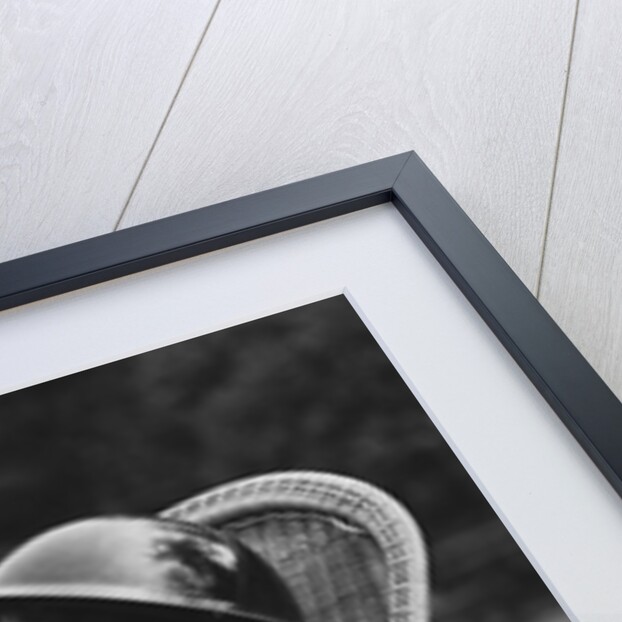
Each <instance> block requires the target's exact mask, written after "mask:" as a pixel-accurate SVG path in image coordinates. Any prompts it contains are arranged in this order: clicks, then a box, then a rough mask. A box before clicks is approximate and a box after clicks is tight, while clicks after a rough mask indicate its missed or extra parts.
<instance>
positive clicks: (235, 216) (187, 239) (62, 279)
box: [0, 151, 622, 496]
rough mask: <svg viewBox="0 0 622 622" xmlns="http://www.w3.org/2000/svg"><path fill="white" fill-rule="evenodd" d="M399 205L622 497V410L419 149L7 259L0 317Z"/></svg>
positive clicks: (0, 279)
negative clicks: (110, 282) (198, 258)
mask: <svg viewBox="0 0 622 622" xmlns="http://www.w3.org/2000/svg"><path fill="white" fill-rule="evenodd" d="M388 202H392V203H393V205H394V206H395V207H396V209H397V210H398V211H399V213H400V214H401V215H402V216H403V218H404V220H405V221H406V222H407V223H408V224H409V225H410V227H411V228H412V229H413V231H414V232H415V233H416V234H417V235H418V236H419V238H420V239H421V240H422V241H423V243H424V244H425V246H426V247H427V248H428V250H429V251H430V253H431V254H432V255H433V256H434V257H435V259H436V260H437V261H438V262H439V263H440V265H441V266H442V267H443V269H444V270H445V271H446V272H447V274H448V275H449V276H450V278H451V279H452V280H453V281H454V283H455V284H456V285H457V286H458V288H459V289H460V291H461V292H462V293H463V294H464V296H465V297H466V298H467V300H468V301H469V302H470V303H471V305H472V306H473V307H474V308H475V310H476V311H477V312H478V313H479V315H480V316H481V317H482V319H483V320H484V322H485V323H486V324H487V325H488V327H489V328H490V330H492V332H493V333H494V334H495V335H496V337H497V338H498V339H499V341H500V342H501V343H502V344H503V346H504V347H505V348H506V350H507V351H508V352H509V353H510V355H511V356H512V357H513V359H514V360H515V361H516V362H517V364H518V365H519V367H520V368H521V369H522V370H523V372H524V373H525V374H526V376H527V377H528V378H529V379H530V381H531V382H532V383H533V385H534V386H535V387H536V388H537V389H538V391H539V392H540V393H541V395H542V396H543V397H544V399H545V400H546V401H547V403H548V404H549V405H550V406H551V408H552V409H553V410H554V412H555V413H556V414H557V415H558V416H559V418H560V419H561V420H562V422H563V423H564V424H565V425H566V427H567V428H568V429H569V430H570V432H571V433H572V434H573V436H574V437H575V438H576V440H577V441H578V442H579V444H580V445H581V447H583V449H584V450H585V451H586V453H587V454H588V455H589V456H590V458H591V459H592V460H593V462H594V463H595V464H596V466H597V467H598V468H599V469H600V471H601V472H602V473H603V475H604V476H605V477H606V478H607V480H608V481H609V482H610V484H611V485H612V486H613V488H614V489H615V490H616V492H617V493H618V495H620V496H622V452H621V451H620V450H619V448H620V447H622V403H621V402H620V401H619V400H618V399H617V398H616V396H615V395H614V394H613V392H612V391H611V390H610V389H609V387H608V386H607V385H606V384H605V383H604V381H603V380H602V379H601V378H600V376H599V375H598V374H597V373H596V371H595V370H594V369H593V368H592V367H591V366H590V364H589V363H588V362H587V361H586V359H585V358H584V357H583V356H582V355H581V353H580V352H579V351H578V350H577V348H576V347H575V346H574V345H573V344H572V342H571V341H570V340H569V339H568V337H567V336H566V335H565V334H564V333H563V331H562V330H561V329H560V328H559V326H557V324H556V323H555V322H554V321H553V319H552V318H551V317H550V316H549V315H548V313H547V312H546V311H545V310H544V308H543V307H542V306H541V305H540V303H539V302H538V300H537V299H536V298H535V297H534V296H533V295H532V293H531V292H530V291H529V289H528V288H527V287H525V285H524V284H523V283H522V281H521V280H520V279H519V278H518V276H516V274H515V273H514V272H513V271H512V269H511V268H510V267H509V266H508V264H507V263H506V262H505V261H504V260H503V258H502V257H501V256H500V255H499V254H498V253H497V251H496V250H495V249H494V248H493V246H492V245H491V244H490V242H488V240H487V239H486V238H485V236H484V235H483V234H482V233H481V232H480V231H479V229H478V228H477V227H476V226H475V224H474V223H473V222H472V221H471V220H470V218H469V217H468V216H467V215H466V213H465V212H464V211H463V210H462V209H461V208H460V206H459V205H458V204H457V203H456V201H455V200H454V199H453V198H452V197H451V195H450V194H449V193H448V192H447V190H446V189H445V188H444V187H443V186H442V184H441V183H440V182H439V181H438V179H437V178H436V177H435V176H434V175H433V173H432V172H431V171H430V170H429V169H428V168H427V167H426V166H425V164H424V163H423V162H422V160H421V159H420V158H419V157H418V156H417V154H416V153H415V152H413V151H410V152H407V153H402V154H399V155H395V156H391V157H388V158H383V159H381V160H376V161H373V162H369V163H366V164H361V165H358V166H354V167H351V168H347V169H344V170H340V171H337V172H333V173H328V174H325V175H321V176H319V177H313V178H310V179H306V180H304V181H299V182H296V183H292V184H288V185H285V186H280V187H278V188H274V189H271V190H266V191H263V192H259V193H256V194H251V195H247V196H244V197H240V198H237V199H233V200H230V201H225V202H223V203H217V204H214V205H211V206H208V207H203V208H200V209H197V210H193V211H190V212H185V213H182V214H178V215H175V216H171V217H168V218H163V219H160V220H156V221H152V222H149V223H145V224H142V225H138V226H135V227H130V228H128V229H123V230H121V231H116V232H113V233H108V234H105V235H101V236H98V237H95V238H91V239H87V240H82V241H80V242H76V243H73V244H68V245H66V246H61V247H59V248H54V249H51V250H47V251H43V252H40V253H36V254H33V255H29V256H26V257H21V258H18V259H14V260H12V261H8V262H4V263H2V264H0V311H2V310H6V309H10V308H14V307H17V306H20V305H23V304H27V303H31V302H35V301H37V300H42V299H44V298H48V297H50V296H55V295H59V294H63V293H66V292H70V291H74V290H77V289H80V288H83V287H87V286H89V285H94V284H97V283H102V282H104V281H108V280H111V279H115V278H118V277H122V276H127V275H129V274H133V273H136V272H140V271H142V270H147V269H149V268H155V267H158V266H162V265H165V264H168V263H172V262H175V261H179V260H182V259H187V258H189V257H194V256H196V255H200V254H203V253H208V252H211V251H214V250H218V249H222V248H226V247H229V246H233V245H235V244H240V243H242V242H248V241H250V240H255V239H258V238H261V237H264V236H267V235H271V234H274V233H279V232H282V231H287V230H289V229H294V228H296V227H299V226H302V225H307V224H311V223H314V222H319V221H321V220H326V219H329V218H333V217H335V216H341V215H343V214H348V213H351V212H355V211H357V210H360V209H364V208H367V207H372V206H374V205H379V204H382V203H388Z"/></svg>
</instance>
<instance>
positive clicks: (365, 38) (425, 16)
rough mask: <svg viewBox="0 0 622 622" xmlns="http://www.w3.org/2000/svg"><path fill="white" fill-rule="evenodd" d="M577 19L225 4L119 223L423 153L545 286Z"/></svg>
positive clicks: (362, 6) (467, 7) (515, 9)
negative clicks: (542, 275) (547, 230)
mask: <svg viewBox="0 0 622 622" xmlns="http://www.w3.org/2000/svg"><path fill="white" fill-rule="evenodd" d="M573 12H574V1H573V0H554V1H552V2H546V3H543V2H539V1H538V0H535V1H528V2H521V3H518V2H505V1H503V2H499V1H498V0H488V1H485V2H481V1H477V2H476V1H473V2H454V1H449V0H444V1H441V2H439V1H438V0H429V1H424V2H412V1H411V0H396V1H392V2H386V1H384V0H365V1H364V2H361V0H347V1H342V2H338V3H335V2H328V1H319V2H306V1H303V0H298V1H291V2H287V3H283V2H280V1H279V0H273V1H268V0H265V1H262V2H254V3H249V2H245V1H244V0H223V2H222V3H221V5H220V7H219V9H218V11H217V13H216V15H215V17H214V20H213V23H212V25H211V26H210V29H209V32H208V34H207V37H206V39H205V41H204V43H203V45H202V47H201V49H200V51H199V54H198V55H197V57H196V59H195V62H194V64H193V66H192V68H191V70H190V72H189V74H188V78H187V80H186V82H185V83H184V86H183V89H182V91H181V92H180V95H179V98H178V100H177V102H176V105H175V107H174V108H173V111H172V113H171V116H170V118H169V120H168V122H167V124H166V127H165V128H164V130H163V132H162V134H161V136H160V140H159V141H158V143H157V145H156V148H155V150H154V152H153V154H152V157H151V159H150V161H149V163H148V165H147V167H146V169H145V171H144V174H143V176H142V178H141V180H140V182H139V184H138V186H137V189H136V192H135V194H134V196H133V197H132V199H131V201H130V203H129V206H128V209H127V211H126V213H125V215H124V218H123V219H122V222H121V225H122V226H123V227H128V226H130V225H134V224H137V223H141V222H145V221H149V220H153V219H155V218H160V217H162V216H166V215H170V214H173V213H177V212H180V211H184V210H189V209H192V208H196V207H200V206H203V205H206V204H210V203H214V202H217V201H221V200H224V199H229V198H233V197H235V196H240V195H244V194H247V193H250V192H255V191H258V190H262V189H266V188H270V187H273V186H276V185H280V184H283V183H287V182H290V181H295V180H298V179H301V178H305V177H308V176H312V175H318V174H321V173H324V172H327V171H330V170H335V169H338V168H343V167H346V166H351V165H354V164H358V163H361V162H365V161H368V160H372V159H375V158H380V157H383V156H387V155H391V154H394V153H399V152H401V151H405V150H410V149H415V150H416V151H417V152H418V153H419V155H420V156H421V157H422V158H423V159H424V160H425V161H426V163H427V164H428V165H429V166H430V168H431V169H432V170H433V171H434V173H435V174H436V175H437V176H438V177H439V179H440V180H441V181H442V182H443V183H444V184H445V185H446V187H447V188H448V190H449V191H450V192H451V193H452V194H453V196H454V197H455V198H456V199H457V201H458V202H459V203H460V205H461V206H462V207H463V208H464V209H465V210H466V211H467V212H468V213H469V215H471V217H472V218H473V219H474V220H475V222H476V223H477V224H478V225H479V226H480V227H481V229H482V230H483V231H484V233H485V234H486V235H487V236H488V237H489V239H490V240H491V241H492V242H493V244H495V246H496V247H497V248H498V249H499V250H500V252H501V253H502V255H504V257H505V258H506V259H507V260H508V261H509V263H510V264H511V265H512V267H513V268H514V269H515V270H516V271H517V272H518V274H519V276H520V277H521V278H522V279H523V280H524V282H525V283H526V284H527V285H528V286H529V287H532V288H533V286H534V284H535V282H536V279H537V274H538V270H539V261H540V252H541V244H542V238H543V229H544V222H545V214H546V208H547V201H548V195H549V190H550V183H551V175H552V167H553V161H554V156H555V147H556V138H557V130H558V123H559V115H560V109H561V102H562V94H563V87H564V75H565V69H566V64H567V59H568V52H569V46H570V39H571V31H572V23H573Z"/></svg>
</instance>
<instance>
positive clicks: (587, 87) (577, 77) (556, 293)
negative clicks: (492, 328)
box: [540, 0, 622, 399]
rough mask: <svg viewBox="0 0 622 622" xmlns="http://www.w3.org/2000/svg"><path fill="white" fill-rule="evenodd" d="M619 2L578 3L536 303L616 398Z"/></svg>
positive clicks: (620, 315) (620, 385) (621, 218)
mask: <svg viewBox="0 0 622 622" xmlns="http://www.w3.org/2000/svg"><path fill="white" fill-rule="evenodd" d="M621 33H622V5H621V4H620V3H619V2H616V1H615V0H602V1H601V2H581V4H580V7H579V14H578V20H577V32H576V36H575V45H574V51H573V58H572V64H571V70H570V80H569V84H568V96H567V103H566V113H565V122H564V127H563V132H562V137H561V144H560V155H559V161H558V167H557V175H556V182H555V190H554V194H553V202H552V205H551V220H550V225H549V235H548V239H547V244H546V251H545V256H544V266H543V273H542V286H541V296H540V298H541V301H542V303H543V305H544V306H545V307H546V309H547V310H548V311H549V312H550V313H551V315H552V316H553V317H554V318H555V320H556V321H557V323H558V324H559V325H560V326H561V328H562V329H563V330H564V331H565V332H566V333H567V334H568V336H569V337H570V338H571V339H572V340H573V341H574V343H575V345H576V346H577V347H578V348H579V349H580V350H581V351H582V353H583V354H584V355H585V357H586V358H587V359H588V360H589V361H590V363H591V364H592V365H593V366H594V367H595V369H596V370H597V371H598V372H599V374H600V375H601V376H602V378H603V379H604V380H605V382H607V383H608V384H609V386H610V387H611V388H612V390H613V391H614V393H616V395H617V396H618V397H620V398H621V399H622V125H621V124H620V110H621V109H622V47H621V46H620V36H621Z"/></svg>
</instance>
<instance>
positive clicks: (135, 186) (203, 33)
mask: <svg viewBox="0 0 622 622" xmlns="http://www.w3.org/2000/svg"><path fill="white" fill-rule="evenodd" d="M220 3H221V0H216V4H215V5H214V9H213V10H212V13H211V15H210V16H209V18H208V19H207V23H206V24H205V28H204V29H203V32H202V33H201V36H200V37H199V41H198V43H197V45H196V46H195V48H194V51H193V52H192V55H191V56H190V61H189V62H188V65H187V66H186V69H185V70H184V73H183V75H182V77H181V81H180V82H179V85H178V86H177V89H176V90H175V94H174V95H173V99H172V100H171V103H170V104H169V106H168V108H167V110H166V113H165V114H164V118H163V119H162V122H161V123H160V127H159V128H158V131H157V132H156V135H155V138H154V139H153V142H152V143H151V147H150V148H149V151H147V156H146V157H145V161H144V162H143V164H142V166H141V167H140V171H138V175H137V177H136V180H135V181H134V184H133V185H132V189H131V190H130V193H129V195H128V197H127V200H126V201H125V204H124V205H123V208H122V209H121V213H120V214H119V217H118V218H117V221H116V223H115V225H114V228H113V231H117V230H118V229H119V227H120V226H121V222H122V220H123V218H124V216H125V213H126V212H127V208H128V207H129V204H130V201H131V200H132V197H133V196H134V193H135V192H136V188H137V187H138V184H139V182H140V180H141V179H142V176H143V173H144V172H145V169H146V168H147V164H148V163H149V160H150V159H151V156H152V154H153V151H154V149H155V146H156V145H157V143H158V140H159V139H160V135H161V134H162V130H163V129H164V126H165V125H166V123H167V121H168V119H169V117H170V115H171V111H172V110H173V107H174V106H175V102H176V101H177V98H178V97H179V93H180V92H181V89H182V87H183V85H184V83H185V82H186V78H187V77H188V74H189V73H190V69H191V68H192V65H193V64H194V60H195V59H196V57H197V54H198V53H199V50H200V49H201V46H202V45H203V41H204V40H205V36H206V35H207V31H208V30H209V27H210V26H211V24H212V22H213V21H214V16H215V15H216V12H217V11H218V7H219V6H220Z"/></svg>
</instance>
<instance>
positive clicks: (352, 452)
mask: <svg viewBox="0 0 622 622" xmlns="http://www.w3.org/2000/svg"><path fill="white" fill-rule="evenodd" d="M0 410H1V411H2V413H3V421H2V425H3V435H2V440H1V441H0V443H1V449H0V473H2V478H1V480H0V481H1V482H2V486H1V487H0V506H1V507H2V508H3V512H2V517H1V522H0V531H1V533H2V553H3V555H4V556H6V557H5V559H4V561H3V562H1V563H0V601H2V599H3V598H6V597H7V596H10V595H11V594H12V592H11V590H14V596H15V597H16V603H17V602H18V600H19V597H23V595H24V594H26V593H27V594H28V595H29V596H31V597H32V598H33V600H34V601H35V602H36V600H37V599H42V600H44V599H46V598H47V599H49V601H45V602H46V604H47V605H48V606H49V602H52V604H53V605H54V607H60V604H61V603H63V602H64V601H63V597H64V598H67V599H68V600H70V601H72V602H73V603H74V604H73V606H74V607H75V606H77V605H76V603H77V604H78V605H79V607H78V609H77V611H78V613H77V615H78V617H79V618H80V619H82V620H87V619H88V620H90V619H91V618H90V617H88V616H90V615H91V613H90V611H91V609H89V608H88V607H87V608H86V611H83V609H82V608H84V607H85V606H86V604H89V603H96V608H95V616H96V617H95V618H93V619H97V620H99V619H103V617H102V613H101V611H103V612H104V613H106V612H107V611H108V609H107V607H108V606H110V605H111V604H113V605H114V606H115V607H118V606H119V602H123V603H128V604H129V605H128V606H129V608H128V611H129V612H130V613H131V612H133V611H134V610H136V611H137V613H138V615H147V614H145V613H141V608H140V606H139V605H150V606H151V607H155V606H156V605H164V606H165V610H168V611H169V612H170V613H169V617H167V618H166V619H175V620H183V619H185V618H184V613H185V611H186V610H187V609H189V610H190V613H191V614H192V613H193V611H194V610H196V611H199V612H202V613H203V617H196V611H195V613H194V615H195V617H191V619H192V620H194V619H197V620H198V619H201V620H203V619H205V620H211V619H214V620H221V619H222V620H229V619H236V620H237V619H244V620H246V619H249V620H255V619H257V620H270V621H275V622H276V621H277V620H278V621H281V622H319V621H320V620H323V621H324V622H327V621H329V620H331V621H332V620H334V621H350V620H352V621H355V620H358V621H362V620H369V621H370V622H372V621H376V622H378V621H379V620H387V621H389V620H397V619H401V618H400V615H398V613H399V611H400V609H401V610H403V612H404V615H406V614H408V615H409V616H410V617H407V618H404V619H408V620H413V621H414V620H438V621H439V622H440V621H443V622H445V621H446V622H450V621H451V622H454V621H455V622H458V621H461V620H472V621H474V622H475V621H493V620H513V621H514V620H515V621H517V622H518V621H523V620H525V621H526V620H537V621H538V622H551V621H555V622H557V621H560V620H564V619H566V618H565V616H564V615H563V614H562V613H561V610H560V609H559V606H558V605H557V603H556V602H555V600H554V598H553V597H552V596H551V594H550V592H549V591H548V589H547V588H546V587H545V586H544V585H543V583H542V581H541V580H540V578H539V577H538V575H537V573H536V572H535V571H534V569H533V568H532V567H531V565H530V563H529V562H528V560H527V559H526V558H525V556H524V555H523V554H522V552H521V551H520V549H519V547H518V546H517V545H516V543H515V542H514V541H513V539H512V537H511V536H510V535H509V534H508V532H507V530H506V529H505V528H504V527H503V525H502V524H501V522H500V521H499V519H498V518H497V517H496V516H495V513H494V512H493V511H492V509H491V508H490V506H489V504H488V503H487V501H486V500H485V499H484V498H483V497H482V495H481V494H480V493H479V491H478V490H477V487H476V486H475V484H474V483H473V482H472V481H471V479H470V477H469V475H468V474H467V473H466V472H465V470H464V468H463V467H462V466H461V464H460V462H459V461H458V459H457V458H456V456H454V455H453V453H452V451H451V450H450V449H449V447H448V446H447V444H446V443H445V441H444V440H443V438H442V437H441V435H440V434H439V432H438V430H436V428H435V427H434V425H433V424H432V423H431V421H430V420H429V418H428V417H427V416H426V414H425V412H424V411H423V409H422V408H421V406H420V405H419V404H418V402H417V400H416V399H415V398H414V396H413V395H412V394H411V392H410V391H409V389H408V388H407V387H406V385H405V384H404V383H403V381H402V380H401V378H400V377H399V375H398V374H397V372H396V370H395V369H394V368H393V367H392V365H391V363H390V362H389V361H388V359H387V358H386V356H385V355H384V353H383V352H382V350H381V349H380V347H379V346H378V344H376V343H375V341H374V339H373V337H372V336H371V335H370V334H369V332H368V331H367V329H366V328H365V326H364V325H363V323H362V322H361V320H360V319H359V318H358V317H357V315H356V313H355V312H354V310H353V309H352V307H351V306H350V305H349V304H348V302H347V301H346V299H345V298H344V297H343V296H339V297H336V298H330V299H328V300H325V301H322V302H318V303H314V304H312V305H308V306H304V307H301V308H298V309H293V310H290V311H287V312H284V313H281V314H277V315H274V316H271V317H267V318H263V319H260V320H256V321H254V322H250V323H248V324H243V325H240V326H236V327H233V328H230V329H227V330H224V331H221V332H217V333H214V334H211V335H206V336H203V337H199V338H196V339H193V340H190V341H187V342H182V343H179V344H175V345H172V346H169V347H166V348H162V349H160V350H156V351H153V352H147V353H145V354H142V355H139V356H135V357H132V358H129V359H125V360H122V361H118V362H115V363H111V364H108V365H106V366H103V367H99V368H95V369H91V370H87V371H84V372H81V373H78V374H75V375H73V376H69V377H66V378H61V379H58V380H55V381H52V382H48V383H44V384H42V385H39V386H35V387H31V388H29V389H24V390H22V391H17V392H15V393H11V394H8V395H5V396H3V397H2V398H0ZM221 506H222V507H221ZM162 517H165V518H166V521H171V522H161V521H162ZM140 521H147V522H146V523H145V524H144V525H142V524H141V522H140ZM158 521H160V522H158ZM188 525H191V527H189V526H188ZM202 529H205V531H204V532H202V531H201V530H202ZM188 530H190V534H188ZM212 530H214V531H212ZM74 532H75V533H74ZM41 534H43V535H41ZM192 538H195V539H198V540H199V541H198V542H195V543H192V541H190V542H188V540H191V539H192ZM201 538H204V542H201V541H200V539H201ZM238 543H241V544H242V545H243V546H244V547H248V548H249V549H250V550H251V551H252V552H253V553H254V554H255V555H257V556H258V558H259V559H260V560H261V563H262V564H265V565H266V568H261V567H260V566H259V564H257V567H256V568H255V567H254V566H253V567H252V568H250V567H249V568H248V569H247V568H245V564H244V561H243V558H242V559H240V560H239V566H236V565H235V563H233V565H232V566H228V563H229V561H230V558H229V557H228V556H231V559H232V560H233V562H236V557H235V556H234V555H240V554H239V553H237V552H233V553H232V552H230V551H229V550H228V548H227V547H237V546H238ZM161 549H162V553H161V554H160V551H161ZM201 554H203V555H204V558H201V559H199V560H198V559H195V557H196V556H198V555H201ZM141 555H142V556H143V557H141ZM133 556H135V557H136V558H134V557H133ZM247 573H248V574H247ZM253 573H258V575H259V576H255V574H253ZM270 580H273V581H274V582H275V583H276V586H275V587H274V588H272V587H270ZM255 582H257V586H255ZM272 589H274V596H272V597H270V598H268V597H267V596H266V594H267V593H268V591H270V590H272ZM280 590H284V591H286V592H287V593H288V594H290V595H291V599H292V600H293V602H294V605H293V606H291V605H288V602H287V599H283V600H284V602H283V604H281V603H280V600H279V598H277V595H278V593H279V591H280ZM270 593H272V592H270ZM238 599H239V600H238ZM24 600H26V599H24ZM29 606H30V607H32V604H30V605H29ZM176 606H179V610H177V609H175V607H176ZM71 607H72V606H69V609H70V610H71V611H73V609H72V608H71ZM99 608H102V609H101V611H100V610H99ZM229 609H230V610H231V611H230V614H231V615H229V613H228V611H229ZM53 610H55V609H53ZM18 611H19V608H18ZM114 611H115V613H114V619H122V620H126V619H127V620H134V618H133V617H131V616H130V617H127V618H126V617H123V616H125V615H127V614H126V613H125V610H124V609H120V610H119V613H117V609H115V610H114ZM390 611H394V612H395V613H392V614H391V615H390V614H389V612H390ZM147 613H148V614H149V615H153V612H152V611H151V609H149V608H148V609H147ZM71 615H74V614H71ZM107 615H110V614H107ZM98 616H99V617H98ZM117 616H120V617H117ZM231 616H232V617H231ZM44 617H45V616H44ZM7 619H11V620H13V618H12V617H10V618H7ZM16 619H19V620H21V619H22V618H21V617H20V615H19V614H17V618H16ZM27 619H28V620H30V617H28V618H27ZM36 619H39V618H36ZM46 619H47V618H46ZM53 619H56V618H53ZM59 619H60V618H59ZM63 619H64V618H63ZM71 619H74V618H71ZM137 619H140V620H142V619H143V618H142V617H139V618H137ZM145 619H146V618H145ZM156 619H160V618H156Z"/></svg>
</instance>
